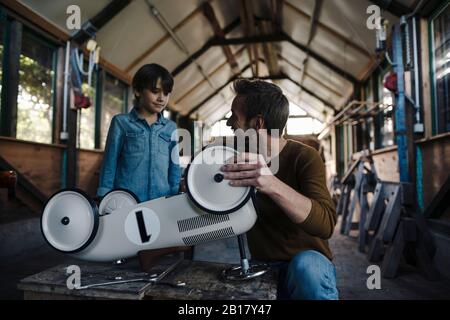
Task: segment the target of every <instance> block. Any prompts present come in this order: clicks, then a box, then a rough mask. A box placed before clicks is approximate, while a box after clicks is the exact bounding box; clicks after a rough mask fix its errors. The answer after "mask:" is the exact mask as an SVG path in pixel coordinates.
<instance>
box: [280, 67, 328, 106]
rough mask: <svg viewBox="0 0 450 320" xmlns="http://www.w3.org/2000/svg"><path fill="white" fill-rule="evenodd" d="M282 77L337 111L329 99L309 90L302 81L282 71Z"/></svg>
mask: <svg viewBox="0 0 450 320" xmlns="http://www.w3.org/2000/svg"><path fill="white" fill-rule="evenodd" d="M280 79H286V80H289V81H290V82H292V83H293V84H295V85H296V86H297V87H299V88H301V89H302V90H303V91H305V92H306V93H307V94H309V95H310V96H312V97H314V98H316V99H317V100H319V101H320V102H322V103H323V104H324V105H325V106H327V107H328V108H330V109H332V110H333V111H335V112H336V111H337V110H336V108H335V107H334V106H333V105H332V104H331V103H329V102H328V101H326V100H325V99H323V98H321V97H319V96H318V95H317V94H316V93H314V92H313V91H311V90H309V89H308V88H306V87H305V86H303V85H302V84H301V83H299V82H297V81H295V80H294V79H292V78H291V77H289V76H288V75H286V74H284V73H282V74H281V77H280ZM274 80H276V79H274Z"/></svg>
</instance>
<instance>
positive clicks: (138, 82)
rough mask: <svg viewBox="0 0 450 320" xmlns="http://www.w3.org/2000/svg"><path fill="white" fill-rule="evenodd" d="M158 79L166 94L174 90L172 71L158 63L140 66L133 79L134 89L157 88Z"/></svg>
mask: <svg viewBox="0 0 450 320" xmlns="http://www.w3.org/2000/svg"><path fill="white" fill-rule="evenodd" d="M158 79H161V86H162V89H163V92H164V94H165V95H167V94H169V93H171V92H172V89H173V77H172V75H171V74H170V72H169V71H168V70H167V69H166V68H164V67H163V66H160V65H159V64H156V63H150V64H145V65H143V66H142V67H140V68H139V70H138V71H137V72H136V74H135V75H134V77H133V80H132V86H133V89H134V90H136V91H137V92H142V91H143V90H144V89H150V90H155V89H156V84H157V83H158Z"/></svg>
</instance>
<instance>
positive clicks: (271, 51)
mask: <svg viewBox="0 0 450 320" xmlns="http://www.w3.org/2000/svg"><path fill="white" fill-rule="evenodd" d="M273 25H274V22H273V21H260V24H259V27H260V32H261V34H262V35H268V34H271V33H273V30H274V27H273ZM262 48H263V53H264V57H265V60H266V64H267V68H268V69H269V74H271V75H275V74H279V73H280V66H279V65H278V59H277V54H276V49H275V47H274V46H273V45H272V43H263V44H262Z"/></svg>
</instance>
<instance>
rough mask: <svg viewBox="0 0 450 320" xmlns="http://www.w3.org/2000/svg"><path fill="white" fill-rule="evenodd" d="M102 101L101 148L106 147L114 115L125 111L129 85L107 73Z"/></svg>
mask: <svg viewBox="0 0 450 320" xmlns="http://www.w3.org/2000/svg"><path fill="white" fill-rule="evenodd" d="M104 88H105V90H104V92H103V103H102V120H101V133H100V137H101V142H100V148H102V149H104V148H105V143H106V138H107V136H108V130H109V125H110V124H111V120H112V118H113V116H114V115H116V114H118V113H123V112H124V110H125V103H126V92H127V86H126V85H125V84H124V83H122V82H121V81H119V80H118V79H116V78H114V77H113V76H111V75H109V74H108V73H106V76H105V85H104Z"/></svg>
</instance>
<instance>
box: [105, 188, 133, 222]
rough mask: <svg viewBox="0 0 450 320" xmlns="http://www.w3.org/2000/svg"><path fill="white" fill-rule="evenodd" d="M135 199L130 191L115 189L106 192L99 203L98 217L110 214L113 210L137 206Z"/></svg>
mask: <svg viewBox="0 0 450 320" xmlns="http://www.w3.org/2000/svg"><path fill="white" fill-rule="evenodd" d="M138 203H139V201H138V199H137V197H136V196H135V195H134V194H133V193H132V192H130V191H128V190H124V189H115V190H112V191H110V192H108V193H107V194H106V195H105V196H104V197H103V199H102V201H101V202H100V206H99V214H100V216H103V215H107V214H110V213H111V212H113V211H114V210H117V209H120V208H125V207H132V206H134V205H136V204H138Z"/></svg>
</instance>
